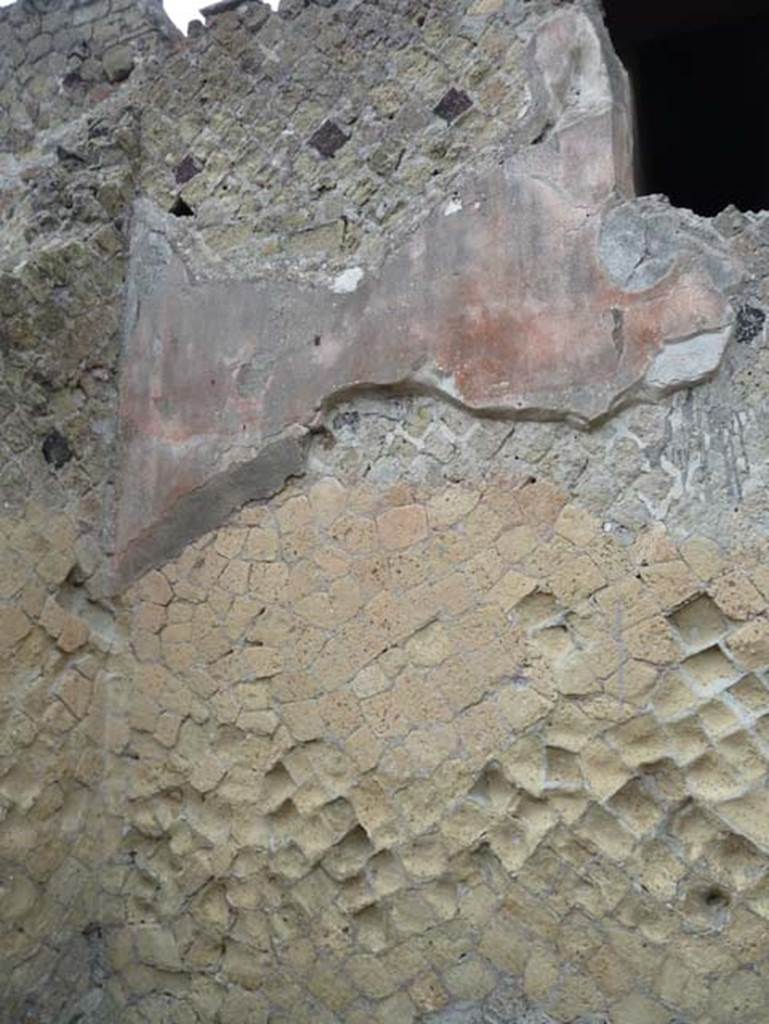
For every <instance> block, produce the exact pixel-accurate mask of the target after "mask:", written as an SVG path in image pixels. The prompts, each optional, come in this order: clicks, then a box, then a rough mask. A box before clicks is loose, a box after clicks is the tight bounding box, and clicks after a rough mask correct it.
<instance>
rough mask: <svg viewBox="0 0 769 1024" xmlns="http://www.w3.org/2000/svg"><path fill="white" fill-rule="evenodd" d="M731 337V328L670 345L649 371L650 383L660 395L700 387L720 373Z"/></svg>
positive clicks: (664, 349)
mask: <svg viewBox="0 0 769 1024" xmlns="http://www.w3.org/2000/svg"><path fill="white" fill-rule="evenodd" d="M730 336H731V326H727V327H722V328H721V329H720V330H718V331H706V332H704V333H702V334H698V335H696V336H695V337H693V338H687V339H686V340H685V341H678V342H674V343H672V344H668V345H666V346H665V347H664V348H663V349H662V351H661V352H660V353H659V355H657V357H656V358H655V360H654V362H653V363H652V365H651V366H650V367H649V370H648V371H647V374H646V383H647V384H648V385H649V387H651V388H652V389H653V390H654V391H658V392H661V391H672V390H674V389H676V388H682V387H686V386H688V385H690V384H698V383H699V382H700V381H703V380H705V379H706V378H708V377H709V376H710V375H711V374H713V373H715V371H716V370H717V369H718V367H719V365H720V363H721V359H722V358H723V355H724V352H725V350H726V346H727V344H728V342H729V338H730Z"/></svg>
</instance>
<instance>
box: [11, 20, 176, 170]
mask: <svg viewBox="0 0 769 1024" xmlns="http://www.w3.org/2000/svg"><path fill="white" fill-rule="evenodd" d="M178 38H180V36H179V33H178V32H177V30H176V29H175V27H174V25H173V24H172V22H171V21H170V20H169V19H168V17H167V16H166V14H165V12H164V11H163V2H162V0H19V2H18V3H16V4H14V5H12V6H10V7H4V8H2V9H0V151H6V152H11V153H13V152H19V151H23V150H24V149H26V148H27V147H29V146H30V145H31V143H32V141H33V139H34V137H35V134H36V132H37V131H39V130H44V129H47V128H53V127H56V126H57V125H59V124H61V123H63V122H66V121H67V120H69V119H70V118H72V117H76V116H77V115H78V114H79V113H81V112H82V111H84V110H87V109H89V108H90V107H92V106H93V104H94V103H98V102H99V101H100V100H102V99H105V98H107V97H108V96H109V95H110V94H111V92H112V91H113V90H114V89H115V88H116V87H117V86H118V85H119V83H120V82H122V81H125V79H126V78H128V76H129V75H130V74H131V73H132V71H133V69H134V67H135V66H136V64H137V63H139V62H141V61H142V60H144V59H146V58H147V57H148V56H149V55H150V54H151V53H153V52H154V51H155V50H156V49H157V48H158V46H163V47H167V46H168V45H169V43H172V42H173V41H175V40H176V39H178Z"/></svg>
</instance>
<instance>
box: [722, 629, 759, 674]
mask: <svg viewBox="0 0 769 1024" xmlns="http://www.w3.org/2000/svg"><path fill="white" fill-rule="evenodd" d="M726 642H727V646H728V648H729V650H730V651H731V653H732V654H733V655H734V657H735V658H736V660H737V661H738V662H739V663H740V665H742V666H744V667H745V668H747V669H759V668H765V667H766V666H767V665H769V622H767V621H766V620H765V619H756V620H755V621H753V622H747V623H746V624H745V625H744V626H740V627H739V629H736V630H735V631H734V632H733V633H731V634H730V635H729V637H728V638H727V641H726Z"/></svg>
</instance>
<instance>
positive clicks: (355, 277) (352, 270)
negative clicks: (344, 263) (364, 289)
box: [331, 267, 364, 295]
mask: <svg viewBox="0 0 769 1024" xmlns="http://www.w3.org/2000/svg"><path fill="white" fill-rule="evenodd" d="M363 276H364V273H363V269H362V268H361V267H348V269H347V270H343V271H342V273H341V274H338V275H337V276H336V277H335V278H334V283H333V284H332V285H331V291H332V292H336V294H337V295H350V294H351V293H352V292H354V291H355V290H356V289H357V287H358V285H359V284H360V283H361V281H362V280H363Z"/></svg>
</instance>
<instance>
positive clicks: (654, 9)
mask: <svg viewBox="0 0 769 1024" xmlns="http://www.w3.org/2000/svg"><path fill="white" fill-rule="evenodd" d="M604 10H605V12H606V23H607V26H608V28H609V32H610V34H611V36H612V40H613V42H614V45H615V47H616V49H617V52H618V53H619V55H620V58H621V59H622V61H623V63H624V64H625V67H626V68H627V70H628V73H629V74H630V77H631V80H632V83H633V92H634V97H635V104H636V119H637V133H638V139H637V143H638V144H637V149H638V160H637V174H638V181H637V188H638V191H639V193H641V194H649V193H655V192H662V193H664V194H665V195H667V196H668V197H669V199H670V201H671V202H672V203H673V204H674V205H675V206H681V207H686V208H687V209H690V210H694V211H695V213H699V214H702V215H704V216H707V217H712V216H713V215H714V214H716V213H718V212H719V211H720V210H722V209H724V207H726V206H728V205H729V204H734V205H735V206H736V207H738V208H739V209H740V210H763V209H769V0H642V2H641V0H604Z"/></svg>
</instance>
